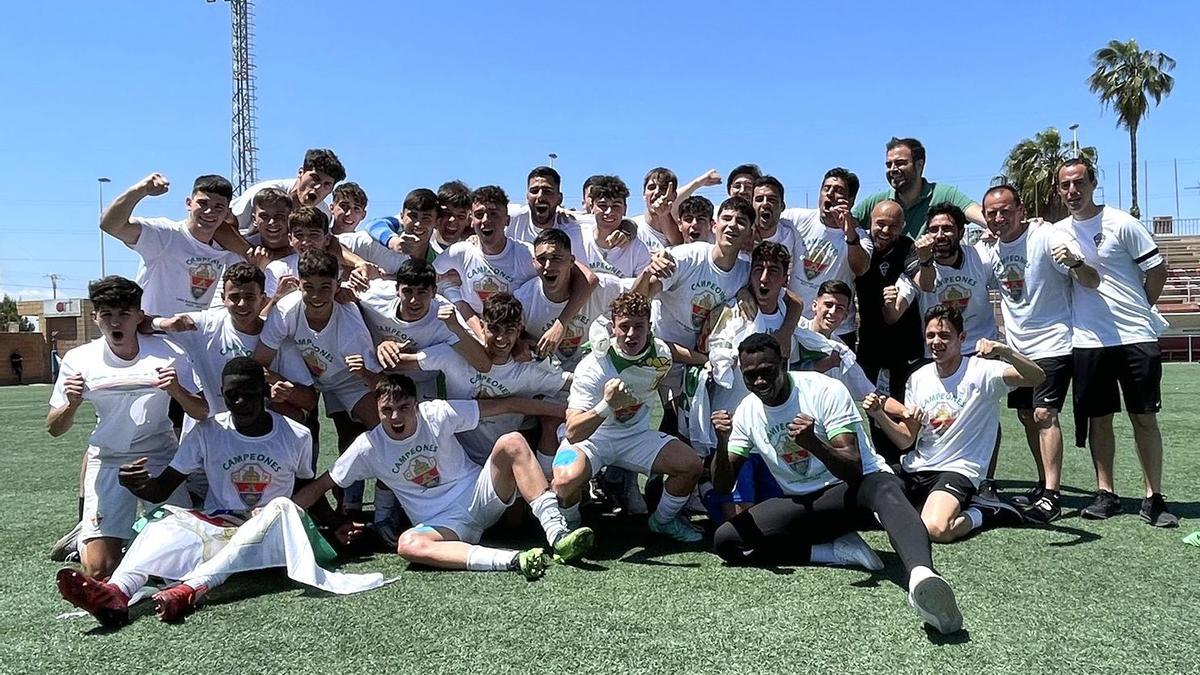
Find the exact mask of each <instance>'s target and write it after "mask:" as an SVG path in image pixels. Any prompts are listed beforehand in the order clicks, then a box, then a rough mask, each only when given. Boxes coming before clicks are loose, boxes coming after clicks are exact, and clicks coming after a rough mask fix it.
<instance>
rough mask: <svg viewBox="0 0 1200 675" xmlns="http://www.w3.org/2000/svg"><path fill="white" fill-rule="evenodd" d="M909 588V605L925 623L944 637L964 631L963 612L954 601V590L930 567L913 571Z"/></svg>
mask: <svg viewBox="0 0 1200 675" xmlns="http://www.w3.org/2000/svg"><path fill="white" fill-rule="evenodd" d="M908 588H909V591H908V604H909V606H910V607H912V608H913V609H914V610H916V612H917V615H918V616H920V617H921V618H922V619H924V621H925V623H927V624H929V625H930V626H933V627H934V629H936V630H937V632H939V633H941V634H942V635H949V634H951V633H957V632H958V631H960V630H962V624H963V618H962V612H960V611H959V609H958V601H957V600H955V599H954V590H953V589H951V588H950V584H948V583H946V580H945V579H943V578H942V577H940V576H938V574H937V573H936V572H934V571H933V570H931V569H929V568H928V567H917V568H915V569H913V571H912V576H911V578H910V579H909V581H908Z"/></svg>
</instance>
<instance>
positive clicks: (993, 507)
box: [968, 495, 1025, 527]
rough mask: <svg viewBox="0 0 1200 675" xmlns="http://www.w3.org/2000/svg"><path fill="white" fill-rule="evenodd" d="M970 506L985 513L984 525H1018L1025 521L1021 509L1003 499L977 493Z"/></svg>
mask: <svg viewBox="0 0 1200 675" xmlns="http://www.w3.org/2000/svg"><path fill="white" fill-rule="evenodd" d="M968 506H969V507H971V508H975V509H979V512H980V513H982V514H983V527H1017V526H1019V525H1021V524H1023V523H1024V522H1025V517H1024V516H1023V515H1021V510H1020V509H1018V508H1017V507H1015V506H1013V505H1012V504H1009V503H1008V502H1006V501H1004V500H1003V499H988V498H987V497H985V496H983V495H975V496H974V497H972V498H971V501H970V502H969V503H968Z"/></svg>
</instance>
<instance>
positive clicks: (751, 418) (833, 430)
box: [712, 333, 962, 634]
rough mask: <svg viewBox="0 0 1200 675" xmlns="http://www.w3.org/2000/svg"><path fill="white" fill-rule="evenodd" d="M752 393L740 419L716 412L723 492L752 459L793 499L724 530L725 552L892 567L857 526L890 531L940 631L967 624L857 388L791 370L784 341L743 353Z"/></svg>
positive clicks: (735, 560) (748, 344)
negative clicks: (881, 450) (874, 435)
mask: <svg viewBox="0 0 1200 675" xmlns="http://www.w3.org/2000/svg"><path fill="white" fill-rule="evenodd" d="M738 351H739V358H740V361H741V368H742V377H744V378H745V380H746V387H747V388H748V389H749V390H750V391H751V393H752V394H753V396H747V397H746V399H745V400H743V401H742V403H741V404H740V405H739V406H738V408H737V411H736V412H735V413H734V414H733V416H732V418H731V416H730V415H729V412H728V411H725V410H718V411H716V412H714V413H713V418H712V422H713V426H714V428H715V429H716V430H717V433H718V438H719V445H718V447H717V452H716V454H715V455H714V457H713V468H712V470H713V484H714V487H715V488H716V489H718V490H721V491H726V490H728V489H729V488H730V487H731V486H732V482H733V477H734V476H735V475H737V471H738V470H739V469H740V468H741V465H742V462H743V461H745V458H746V457H747V456H749V455H750V454H751V453H757V454H759V455H761V456H762V458H763V460H764V461H765V462H766V464H767V466H768V468H770V470H771V473H772V475H774V476H775V478H776V479H777V480H778V481H779V485H780V486H781V488H782V489H783V493H784V496H783V497H777V498H774V499H768V500H767V501H764V502H762V503H760V504H756V505H755V506H753V507H751V508H750V510H748V511H746V512H745V513H742V514H740V515H737V516H735V517H734V518H732V519H730V520H729V521H728V522H726V523H725V524H724V525H721V527H720V528H718V529H717V533H716V535H715V537H714V541H713V544H714V546H715V548H716V552H717V555H719V556H721V558H723V559H724V560H725V561H726V562H728V563H730V564H734V565H746V564H754V565H762V564H775V563H778V562H781V561H791V560H794V559H797V558H798V559H799V560H801V561H805V562H810V563H815V564H834V565H846V564H854V565H860V566H862V567H865V568H867V569H871V570H877V569H881V568H882V567H883V563H882V562H881V561H880V560H879V558H878V556H876V555H875V553H874V552H873V551H871V549H870V548H868V547H867V545H866V542H864V541H863V540H862V538H861V537H859V536H858V535H857V533H856V531H857V530H862V529H866V528H872V527H874V526H875V525H876V524H877V523H878V524H879V525H882V526H883V529H884V531H886V532H887V534H888V538H889V539H890V540H891V543H892V548H893V549H895V551H896V553H897V554H898V555H899V556H900V561H901V562H902V563H903V565H904V569H905V572H906V574H907V576H908V602H909V604H910V605H911V606H912V607H913V608H914V609H915V610H916V611H917V614H919V615H920V616H921V618H922V619H924V620H925V621H926V622H927V623H929V624H930V625H932V626H933V627H934V628H935V629H936V630H937V631H938V632H941V633H944V634H948V633H953V632H956V631H958V630H959V629H960V628H961V627H962V614H961V613H960V612H959V610H958V604H957V602H956V601H955V599H954V591H953V590H951V588H950V585H949V584H947V583H946V581H945V580H944V579H943V578H942V577H941V576H939V575H938V574H937V572H935V571H934V569H933V558H932V553H931V551H930V544H929V534H928V533H927V532H926V531H925V527H924V525H923V524H922V522H921V518H920V516H918V515H917V512H916V511H915V510H913V507H912V505H911V504H909V503H908V500H907V499H905V497H904V488H903V485H902V484H901V482H900V480H899V479H898V478H896V476H895V475H894V474H893V473H892V472H891V471H890V470H889V469H888V467H887V465H886V464H885V463H884V461H883V458H881V457H880V456H879V455H877V454H875V451H874V450H872V448H871V442H870V440H869V439H868V438H867V434H866V433H865V431H864V430H863V427H862V422H861V418H860V417H859V414H858V409H857V407H856V406H855V403H854V400H853V399H852V398H851V397H850V392H848V391H847V390H846V387H845V386H844V385H842V384H841V383H840V382H836V381H834V380H832V379H830V378H828V377H825V376H824V375H821V374H819V373H796V372H793V373H789V372H788V370H787V364H786V363H785V362H784V359H783V354H782V353H781V352H780V350H779V344H778V342H776V340H775V338H773V337H771V336H770V335H767V334H765V333H759V334H756V335H752V336H750V337H748V338H746V339H745V340H744V341H743V342H742V343H741V345H740V346H739V347H738Z"/></svg>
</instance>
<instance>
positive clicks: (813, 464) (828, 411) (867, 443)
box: [729, 372, 887, 495]
mask: <svg viewBox="0 0 1200 675" xmlns="http://www.w3.org/2000/svg"><path fill="white" fill-rule="evenodd" d="M788 376H789V377H791V378H792V391H791V394H790V395H789V396H788V398H787V400H786V401H784V402H783V403H782V404H781V405H778V406H768V405H766V404H764V403H763V401H762V399H761V398H759V397H758V396H747V397H746V398H744V399H742V402H741V404H740V405H738V408H737V412H735V413H734V414H733V431H732V433H730V435H729V451H730V452H731V453H734V454H737V455H741V456H742V457H748V456H749V455H750V453H751V452H754V453H758V454H759V455H760V456H762V458H763V461H764V462H765V463H766V465H767V468H768V469H770V471H771V475H772V476H774V477H775V480H776V481H778V482H779V487H780V488H782V489H783V492H784V494H788V495H806V494H809V493H812V492H816V491H817V490H821V489H823V488H825V487H828V486H830V485H836V484H838V483H840V482H842V480H841V479H840V478H838V477H837V476H834V475H833V474H832V473H830V472H829V469H827V468H826V467H825V465H824V464H823V463H822V462H821V460H819V459H817V458H816V457H814V456H813V455H812V454H810V453H809V452H808V451H807V450H805V449H804V448H801V447H800V446H799V445H798V444H797V443H796V442H795V441H793V440H792V439H791V438H790V437H789V436H788V429H787V427H788V424H791V422H792V420H793V419H795V418H796V416H797V415H799V414H801V413H803V414H805V415H808V416H809V417H811V418H813V435H814V436H816V437H817V439H818V440H819V441H820V442H821V443H824V444H828V443H829V437H830V434H831V432H832V434H833V435H834V436H837V435H839V434H841V433H845V432H850V433H853V434H854V435H855V438H857V440H858V450H859V454H860V455H861V456H862V471H863V475H864V476H865V475H868V474H872V473H875V472H876V471H880V470H887V469H886V466H887V465H886V464H885V463H884V461H883V458H882V457H880V456H879V455H877V454H875V450H874V447H873V446H872V445H871V439H870V436H869V434H867V433H866V431H865V430H864V427H863V423H862V418H861V417H859V414H858V407H857V406H856V405H855V404H854V399H853V398H851V397H850V392H849V391H847V390H846V387H845V385H843V384H842V383H841V382H838V381H836V380H834V379H832V378H829V377H826V376H824V375H822V374H820V373H803V372H801V373H795V372H794V373H788Z"/></svg>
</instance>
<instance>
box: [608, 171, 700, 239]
mask: <svg viewBox="0 0 1200 675" xmlns="http://www.w3.org/2000/svg"><path fill="white" fill-rule="evenodd" d="M678 187H679V177H678V176H676V175H675V172H674V171H672V170H670V169H668V168H666V167H664V166H658V167H655V168H653V169H650V170H649V171H647V172H646V176H645V178H643V179H642V198H643V199H645V200H646V212H645V213H643V214H642V215H640V216H634V217H633V218H631V219H630V220H632V221H633V223H634V225H635V226H636V227H637V238H638V239H639V240H640V241H641V242H642V244H644V245H645V246H646V249H647V250H649V251H658V250H661V249H664V248H667V247H669V246H674V245H676V244H681V243H683V239H682V238H681V237H680V236H679V225H678V224H676V222H675V219H674V218H673V217H672V216H671V210H672V209H673V208H674V204H675V196H676V188H678ZM626 196H628V190H627V191H626ZM595 199H596V197H595V195H593V196H592V200H593V201H595ZM597 220H599V218H598V217H597Z"/></svg>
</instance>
